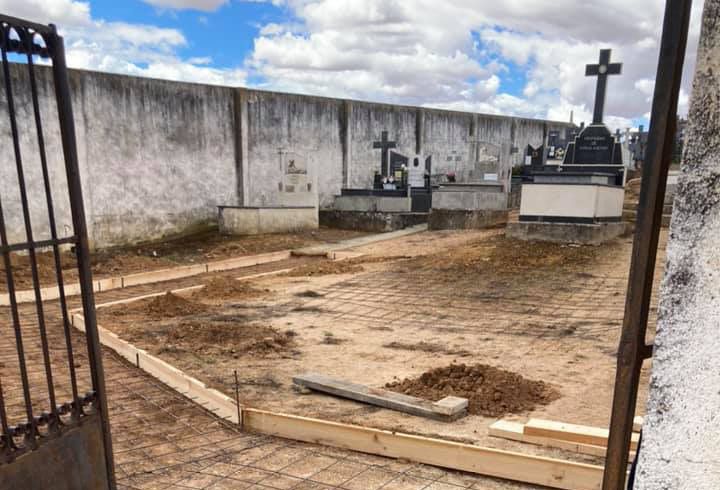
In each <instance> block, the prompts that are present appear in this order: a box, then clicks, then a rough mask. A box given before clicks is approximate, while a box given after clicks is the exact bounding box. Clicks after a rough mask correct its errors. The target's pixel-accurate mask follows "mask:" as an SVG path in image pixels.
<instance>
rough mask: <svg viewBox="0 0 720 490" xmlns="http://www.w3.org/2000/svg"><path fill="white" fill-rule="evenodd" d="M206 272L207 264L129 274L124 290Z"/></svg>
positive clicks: (125, 277)
mask: <svg viewBox="0 0 720 490" xmlns="http://www.w3.org/2000/svg"><path fill="white" fill-rule="evenodd" d="M206 272H207V264H196V265H184V266H181V267H173V268H171V269H160V270H157V271H149V272H138V273H137V274H129V275H127V276H123V277H122V285H123V287H124V288H127V287H130V286H139V285H141V284H149V283H154V282H163V281H172V280H173V279H182V278H184V277H190V276H196V275H199V274H205V273H206Z"/></svg>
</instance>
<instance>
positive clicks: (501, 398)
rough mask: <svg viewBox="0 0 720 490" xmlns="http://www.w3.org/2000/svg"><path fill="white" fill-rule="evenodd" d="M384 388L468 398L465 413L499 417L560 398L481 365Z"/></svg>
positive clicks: (445, 370) (437, 371) (419, 394)
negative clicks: (466, 411)
mask: <svg viewBox="0 0 720 490" xmlns="http://www.w3.org/2000/svg"><path fill="white" fill-rule="evenodd" d="M385 386H386V388H388V389H390V390H393V391H396V392H399V393H405V394H406V395H411V396H416V397H418V398H424V399H427V400H432V401H438V400H441V399H442V398H445V397H446V396H458V397H462V398H467V399H468V413H471V414H475V415H483V416H485V417H501V416H503V415H506V414H509V413H520V412H525V411H530V410H533V409H534V408H535V407H536V406H538V405H547V404H548V403H550V402H552V401H554V400H557V399H558V398H559V397H560V395H559V394H558V393H557V391H555V390H554V389H553V388H552V387H550V386H549V385H548V384H546V383H544V382H542V381H532V380H529V379H525V378H523V377H522V376H520V375H519V374H516V373H513V372H510V371H505V370H503V369H498V368H495V367H492V366H487V365H484V364H474V365H470V366H468V365H465V364H453V365H450V366H447V367H442V368H437V369H433V370H431V371H428V372H426V373H423V374H422V375H420V377H418V378H413V379H405V380H403V381H396V382H393V383H388V384H387V385H385Z"/></svg>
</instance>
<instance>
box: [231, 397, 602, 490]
mask: <svg viewBox="0 0 720 490" xmlns="http://www.w3.org/2000/svg"><path fill="white" fill-rule="evenodd" d="M242 416H243V429H245V430H249V431H254V432H259V433H262V434H267V435H273V436H277V437H283V438H285V439H292V440H296V441H304V442H309V443H313V444H323V445H326V446H333V447H339V448H342V449H349V450H351V451H359V452H363V453H368V454H375V455H378V456H386V457H390V458H402V459H407V460H408V461H414V462H417V463H424V464H429V465H434V466H440V467H442V468H449V469H452V470H459V471H468V472H471V473H476V474H479V475H485V476H491V477H496V478H504V479H507V480H514V481H518V482H523V483H531V484H534V485H543V486H546V487H550V488H560V489H573V490H598V489H600V486H601V484H602V475H603V467H602V466H597V465H589V464H584V463H575V462H571V461H563V460H559V459H552V458H545V457H541V456H532V455H528V454H521V453H514V452H510V451H501V450H499V449H491V448H485V447H480V446H473V445H470V444H461V443H458V442H451V441H444V440H441V439H430V438H427V437H421V436H413V435H409V434H401V433H398V432H388V431H385V430H380V429H371V428H368V427H360V426H357V425H348V424H341V423H337V422H329V421H326V420H317V419H310V418H306V417H300V416H295V415H285V414H278V413H272V412H266V411H263V410H256V409H250V408H248V409H244V410H243V412H242Z"/></svg>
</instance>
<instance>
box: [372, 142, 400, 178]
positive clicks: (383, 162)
mask: <svg viewBox="0 0 720 490" xmlns="http://www.w3.org/2000/svg"><path fill="white" fill-rule="evenodd" d="M373 148H379V149H380V150H382V155H381V156H380V169H381V172H382V175H383V176H387V175H388V174H389V173H390V170H389V168H388V150H390V149H391V148H397V143H395V142H394V141H388V132H387V131H383V132H382V134H381V135H380V141H375V142H374V143H373Z"/></svg>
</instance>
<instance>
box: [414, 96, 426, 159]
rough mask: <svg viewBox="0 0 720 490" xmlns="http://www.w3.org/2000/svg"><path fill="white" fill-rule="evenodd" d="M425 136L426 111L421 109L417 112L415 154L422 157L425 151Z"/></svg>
mask: <svg viewBox="0 0 720 490" xmlns="http://www.w3.org/2000/svg"><path fill="white" fill-rule="evenodd" d="M424 135H425V111H424V110H422V109H421V108H420V107H418V108H417V110H416V111H415V153H417V154H418V155H420V154H421V153H422V151H423V136H424Z"/></svg>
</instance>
